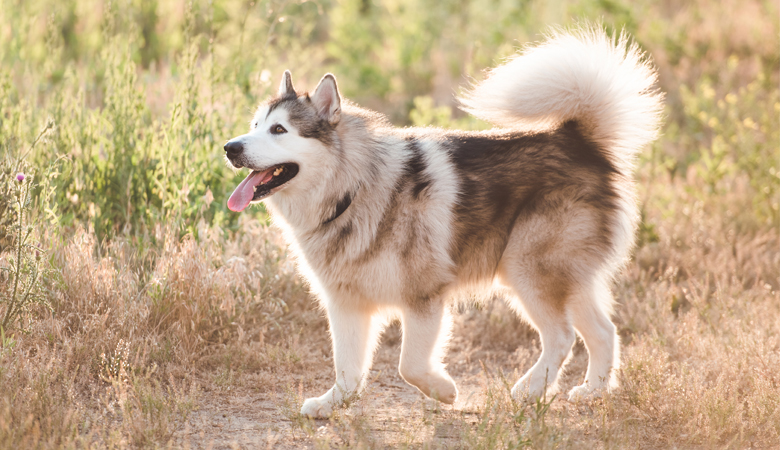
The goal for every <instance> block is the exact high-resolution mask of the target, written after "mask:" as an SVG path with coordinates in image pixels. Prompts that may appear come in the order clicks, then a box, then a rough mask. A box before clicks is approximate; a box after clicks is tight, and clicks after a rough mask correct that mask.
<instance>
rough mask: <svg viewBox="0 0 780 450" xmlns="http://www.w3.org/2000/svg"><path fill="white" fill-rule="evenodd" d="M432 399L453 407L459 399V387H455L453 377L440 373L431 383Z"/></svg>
mask: <svg viewBox="0 0 780 450" xmlns="http://www.w3.org/2000/svg"><path fill="white" fill-rule="evenodd" d="M430 386H431V393H430V395H429V396H430V397H431V398H435V399H436V400H438V401H440V402H442V403H446V404H448V405H452V404H453V403H455V400H457V399H458V387H457V386H456V385H455V381H453V379H452V377H450V375H449V374H448V373H446V372H443V373H439V374H437V376H436V377H435V378H434V379H433V380H432V381H431V383H430Z"/></svg>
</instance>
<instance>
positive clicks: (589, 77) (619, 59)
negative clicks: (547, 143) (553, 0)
mask: <svg viewBox="0 0 780 450" xmlns="http://www.w3.org/2000/svg"><path fill="white" fill-rule="evenodd" d="M657 79H658V75H657V73H656V71H655V68H654V67H653V65H652V63H651V62H649V61H648V60H647V58H646V57H645V54H644V53H643V52H642V51H641V50H640V49H639V47H638V46H637V45H636V44H632V43H630V42H629V39H628V36H627V35H626V34H625V33H621V34H620V35H619V36H617V37H616V38H611V37H609V36H608V35H607V34H606V32H604V30H602V29H601V28H599V27H595V26H589V27H583V28H580V29H577V30H574V31H555V32H553V33H551V34H550V35H549V36H548V38H547V39H546V40H545V41H544V42H542V43H541V44H539V45H536V46H531V47H528V48H526V49H525V50H523V51H522V52H521V53H520V54H518V55H517V56H515V57H514V58H512V59H510V60H509V61H508V62H507V63H506V64H503V65H501V66H499V67H497V68H495V69H493V70H492V71H490V72H489V73H488V76H487V78H486V79H485V80H484V81H482V82H481V83H479V84H477V85H476V86H474V87H473V89H472V90H471V91H469V92H467V93H466V94H465V95H464V96H463V97H462V98H461V99H460V101H461V104H462V105H463V109H464V110H465V111H467V112H469V113H471V114H473V115H475V116H477V117H479V118H481V119H483V120H486V121H488V122H491V123H494V124H496V125H499V126H504V127H510V128H514V129H521V130H530V129H538V128H539V127H540V126H549V127H554V126H556V125H558V124H561V123H563V122H566V121H570V120H574V121H577V122H578V123H579V125H580V129H581V131H582V132H583V133H584V134H585V135H586V136H587V137H588V138H589V139H591V140H592V141H594V142H595V143H596V144H597V145H599V146H600V147H601V148H602V149H604V150H605V151H606V152H607V153H608V154H609V155H610V157H611V158H613V163H615V164H616V165H617V166H618V167H620V168H621V169H628V170H630V168H631V167H632V166H633V161H634V157H635V156H636V154H637V153H638V152H639V151H640V150H641V149H642V147H644V146H645V145H646V144H648V143H650V142H651V141H653V140H654V139H655V137H656V135H657V133H658V128H659V125H660V119H661V111H662V103H663V94H661V93H660V92H659V91H658V90H657V88H656V87H655V84H656V81H657Z"/></svg>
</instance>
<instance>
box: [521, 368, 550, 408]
mask: <svg viewBox="0 0 780 450" xmlns="http://www.w3.org/2000/svg"><path fill="white" fill-rule="evenodd" d="M544 393H545V383H544V378H542V377H531V374H530V373H527V374H525V375H524V376H523V377H522V378H520V380H518V381H517V383H515V385H514V386H513V387H512V397H513V398H515V399H517V400H520V401H528V402H534V401H536V400H537V399H539V398H540V397H542V396H543V395H544ZM550 393H551V392H549V391H548V394H550Z"/></svg>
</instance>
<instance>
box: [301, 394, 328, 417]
mask: <svg viewBox="0 0 780 450" xmlns="http://www.w3.org/2000/svg"><path fill="white" fill-rule="evenodd" d="M329 397H332V396H329V395H327V394H326V395H323V396H322V397H314V398H307V399H306V401H304V402H303V407H302V408H301V414H302V415H304V416H306V417H311V418H312V419H327V418H328V417H330V415H331V414H332V413H333V403H332V400H331V399H330V398H329Z"/></svg>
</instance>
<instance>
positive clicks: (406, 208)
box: [226, 28, 662, 417]
mask: <svg viewBox="0 0 780 450" xmlns="http://www.w3.org/2000/svg"><path fill="white" fill-rule="evenodd" d="M655 82H656V73H655V70H654V69H653V67H652V66H651V64H650V63H649V62H647V61H646V59H645V57H644V55H643V53H642V52H641V51H640V50H639V49H638V48H637V47H636V46H635V45H631V44H629V43H628V39H627V38H626V37H625V36H620V37H618V38H616V39H613V38H610V37H608V36H607V35H606V34H605V33H604V32H603V31H601V30H600V29H597V28H583V29H579V30H576V31H573V32H556V33H553V34H552V35H550V36H549V37H548V39H547V40H546V41H545V42H543V43H542V44H540V45H538V46H535V47H532V48H528V49H526V50H524V51H523V52H522V53H521V54H519V55H518V56H516V57H515V58H514V59H511V60H510V61H509V62H507V63H506V64H504V65H502V66H500V67H498V68H496V69H494V70H493V71H491V72H490V73H489V74H488V76H487V78H486V79H485V80H484V81H483V82H481V83H479V84H477V85H476V86H475V87H473V89H472V90H471V91H470V92H469V93H468V94H466V95H465V96H464V97H463V98H462V99H461V102H462V104H463V106H464V109H465V110H466V111H468V112H470V113H472V114H474V115H475V116H477V117H480V118H482V119H485V120H487V121H490V122H492V123H494V124H496V125H499V126H502V127H503V128H501V129H493V130H490V131H485V132H464V131H449V130H441V129H435V128H404V129H398V128H393V127H392V126H391V125H390V124H389V123H388V121H387V120H386V119H385V118H384V117H383V116H381V115H379V114H377V113H374V112H370V111H367V110H364V109H360V108H359V107H357V106H355V105H353V104H350V103H348V102H346V101H344V100H342V99H341V98H340V96H339V93H338V89H337V87H336V80H335V78H334V77H333V76H332V75H326V76H325V77H324V78H323V79H322V81H321V82H320V84H319V86H318V87H317V88H316V90H315V92H314V94H312V95H309V94H300V93H296V92H295V90H294V88H293V85H292V80H291V77H290V74H289V72H285V75H284V78H283V80H282V83H281V86H280V89H279V94H278V96H277V97H275V98H273V99H271V100H269V101H268V102H266V103H264V104H263V105H261V106H260V107H259V109H258V111H257V113H256V114H255V117H254V119H253V121H252V126H251V131H250V132H249V133H247V134H245V135H243V136H239V137H236V138H234V139H233V140H231V141H230V142H229V143H228V145H226V149H228V148H229V146H231V145H232V147H230V148H231V150H232V152H231V151H230V150H229V155H228V158H229V160H230V161H231V163H232V164H233V165H234V166H236V167H249V168H250V169H253V171H255V172H253V174H255V173H260V171H266V172H263V173H270V169H269V168H272V167H277V166H278V165H280V164H288V163H289V164H293V165H294V167H296V168H299V170H298V171H297V175H295V176H294V178H292V179H291V180H289V181H286V182H285V184H283V185H282V186H279V187H275V188H274V189H273V190H271V191H270V194H274V195H273V196H272V197H270V198H269V199H268V200H267V201H266V205H267V207H268V209H269V211H270V212H271V214H272V217H273V220H274V222H275V223H276V224H278V225H279V226H280V227H281V228H282V229H283V230H284V231H285V234H286V237H287V239H288V242H289V243H290V245H291V247H292V249H293V252H294V254H295V255H296V256H297V258H298V263H299V265H300V268H301V272H302V273H303V275H304V276H305V278H306V279H307V280H308V282H309V283H310V285H311V288H312V290H313V291H314V293H316V294H317V296H318V297H319V299H320V301H321V304H322V306H323V307H324V309H325V310H326V311H327V315H328V319H329V321H330V331H331V337H332V340H333V353H334V358H333V359H334V362H335V366H336V367H335V368H336V382H335V385H334V386H333V388H332V389H330V390H329V391H328V392H326V393H325V394H324V395H322V396H320V397H315V398H309V399H307V400H306V401H305V403H304V404H303V409H302V411H301V412H302V413H303V414H306V415H308V416H312V417H325V416H328V415H329V414H330V413H331V411H332V409H333V408H334V407H337V406H338V405H340V404H341V403H342V402H343V401H344V399H345V398H347V397H348V396H350V395H353V394H357V393H359V392H360V390H361V389H362V388H363V386H364V383H365V381H366V375H367V373H368V371H369V368H370V366H371V362H372V357H373V354H374V350H375V348H376V345H377V341H378V338H379V335H380V333H381V332H382V330H383V327H384V326H385V324H386V323H387V321H388V320H390V319H391V318H393V317H398V318H400V320H401V324H402V327H403V344H402V349H401V361H400V366H399V370H400V373H401V375H402V376H403V378H404V379H405V380H406V381H407V382H409V383H410V384H412V385H414V386H416V387H417V388H418V389H419V390H420V391H422V392H423V393H424V394H426V395H428V396H431V397H434V398H437V399H438V400H440V401H442V402H445V403H453V402H455V400H456V398H457V395H458V391H457V388H456V387H455V383H454V381H453V380H452V378H451V377H450V376H449V375H448V374H447V372H446V371H445V366H444V364H443V357H444V355H445V347H446V344H447V340H448V337H449V334H450V329H451V318H450V314H449V308H448V305H449V302H450V301H451V299H453V298H454V297H455V296H456V295H457V294H458V292H461V291H463V290H464V289H466V290H468V291H469V292H474V289H494V288H496V287H497V286H501V287H504V288H506V289H507V291H508V292H509V293H510V294H511V295H509V302H510V304H511V305H512V307H513V308H514V309H516V310H517V311H518V313H521V314H522V315H523V317H525V318H526V319H527V320H528V321H529V322H530V323H531V324H532V325H533V326H534V327H535V328H536V329H537V330H538V331H539V333H540V335H541V341H542V354H541V357H540V358H539V360H538V361H537V363H536V364H535V365H534V366H533V367H532V368H531V369H530V370H529V371H528V372H527V373H526V374H525V375H524V376H523V377H522V378H520V380H519V381H518V382H517V384H515V386H514V389H513V390H512V394H513V395H515V396H517V397H521V398H529V397H530V398H534V397H537V396H539V395H541V393H542V392H543V391H544V390H545V388H547V387H550V388H553V387H554V385H555V381H556V377H557V376H558V373H559V371H560V370H561V367H562V365H563V364H564V361H565V360H566V358H567V356H568V355H569V353H570V350H571V347H572V344H573V343H574V341H575V336H576V335H575V333H578V334H579V335H580V336H581V337H582V339H583V340H584V342H585V345H586V347H587V350H588V354H589V363H588V370H587V374H586V375H585V381H584V382H583V384H582V385H580V386H577V387H575V388H574V389H573V390H572V391H571V392H570V393H569V398H570V399H572V400H576V399H580V398H586V397H589V396H594V395H599V394H600V393H602V392H603V391H604V390H606V389H608V388H609V387H610V386H614V384H615V381H616V380H615V374H614V373H613V370H614V369H615V368H616V367H617V366H618V364H619V349H618V345H619V342H618V337H617V335H616V332H615V326H614V325H613V323H612V322H611V320H610V315H611V313H612V304H613V298H612V295H611V293H610V288H609V285H610V282H611V280H612V277H613V276H614V274H615V273H616V271H617V270H618V269H619V268H620V266H621V264H622V263H623V262H624V261H625V259H626V258H627V256H628V254H629V252H630V249H631V247H632V245H633V241H634V230H635V226H636V223H637V208H636V204H635V199H634V187H633V181H632V170H633V160H634V158H635V155H636V153H637V152H638V151H640V150H641V149H642V147H643V146H645V145H646V144H647V143H649V142H650V141H652V140H653V139H654V138H655V136H656V133H657V129H658V126H659V118H660V111H661V104H662V95H661V94H660V93H658V92H657V90H655V87H654V85H655ZM278 125H281V126H282V127H283V128H278V127H277V126H278ZM274 127H276V128H274ZM272 129H273V132H272ZM282 130H283V131H284V132H282ZM290 167H292V166H290ZM269 176H270V175H269ZM251 177H252V175H250V177H248V178H247V179H248V180H249V179H250V178H251ZM252 180H254V179H252ZM253 183H255V182H254V181H253ZM237 191H238V189H237ZM248 192H249V195H250V197H251V195H252V194H251V191H248ZM270 194H269V193H266V194H263V195H259V194H255V197H252V198H253V199H254V200H255V201H257V200H261V199H262V197H263V196H265V195H270ZM235 195H236V194H234V196H235ZM248 202H249V199H248V198H247V200H246V202H245V203H246V204H248ZM243 207H246V205H239V206H238V207H235V209H236V210H240V209H243ZM231 208H232V209H234V206H231Z"/></svg>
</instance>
